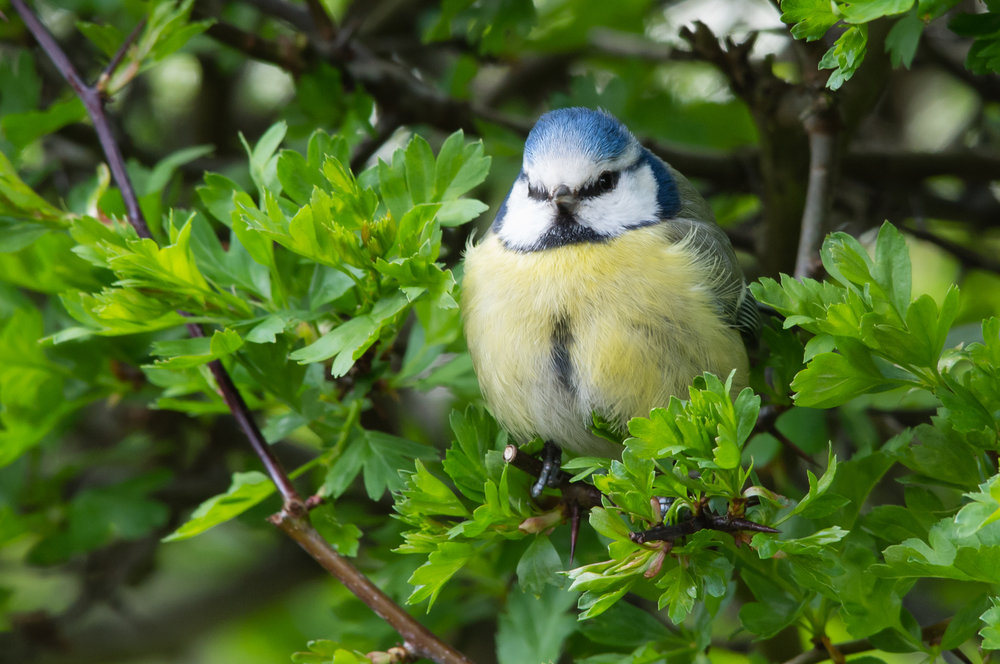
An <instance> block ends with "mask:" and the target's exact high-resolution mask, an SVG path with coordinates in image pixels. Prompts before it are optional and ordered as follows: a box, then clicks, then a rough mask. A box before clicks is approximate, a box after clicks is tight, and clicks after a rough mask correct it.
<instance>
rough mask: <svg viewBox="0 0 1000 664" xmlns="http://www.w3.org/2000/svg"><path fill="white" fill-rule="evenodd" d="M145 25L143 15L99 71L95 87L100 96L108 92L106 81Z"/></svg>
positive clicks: (109, 78)
mask: <svg viewBox="0 0 1000 664" xmlns="http://www.w3.org/2000/svg"><path fill="white" fill-rule="evenodd" d="M145 27H146V17H145V16H143V17H142V20H141V21H139V22H138V23H136V24H135V27H134V28H132V32H130V33H129V35H128V37H126V38H125V41H123V42H122V45H121V46H119V47H118V50H117V51H116V52H115V54H114V56H112V58H111V61H110V62H108V66H107V67H105V68H104V71H102V72H101V75H100V76H98V77H97V84H96V85H95V87H96V88H97V92H98V93H100V94H101V95H102V96H105V95H107V94H108V90H107V85H108V81H110V80H111V77H112V76H113V75H114V73H115V70H116V69H118V65H120V64H121V63H122V60H123V59H124V58H125V54H126V53H128V50H129V48H131V46H132V44H133V42H135V40H136V39H138V37H139V35H140V34H142V30H143V28H145Z"/></svg>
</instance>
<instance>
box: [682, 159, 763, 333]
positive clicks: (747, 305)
mask: <svg viewBox="0 0 1000 664" xmlns="http://www.w3.org/2000/svg"><path fill="white" fill-rule="evenodd" d="M667 168H669V169H670V174H671V175H672V176H673V177H674V181H675V183H676V185H677V193H678V194H679V195H680V199H681V209H680V211H679V212H678V213H677V215H676V216H675V217H674V218H672V219H668V220H665V221H664V223H663V226H664V229H665V230H666V232H667V233H668V234H669V236H670V237H671V239H673V240H675V241H681V240H686V241H687V242H689V243H690V246H691V247H692V248H693V250H694V252H695V253H696V254H697V255H698V257H699V264H701V265H704V266H706V269H705V272H706V274H708V275H711V280H710V281H709V283H707V284H706V286H707V287H708V288H709V289H710V290H711V291H712V293H713V295H714V296H715V301H716V302H717V303H718V307H719V314H720V315H721V316H722V317H723V319H724V320H726V321H727V322H729V324H730V325H732V327H734V328H735V329H737V330H738V331H739V332H740V335H741V336H742V337H743V339H744V341H745V342H746V343H748V344H749V343H751V342H752V341H753V340H755V339H756V338H757V335H758V334H759V332H760V315H759V313H758V309H757V302H756V301H755V300H754V299H753V296H752V295H751V294H750V290H749V289H748V288H747V284H746V281H745V279H744V278H743V270H742V269H741V268H740V264H739V262H738V261H737V259H736V252H734V251H733V245H732V243H730V241H729V237H728V236H727V235H726V232H725V231H723V230H722V229H721V228H720V227H719V226H718V224H716V223H715V216H714V215H713V214H712V208H711V207H709V205H708V203H707V202H706V201H705V199H703V198H702V197H701V195H700V194H699V193H698V192H697V190H696V189H695V188H694V187H693V186H692V185H691V183H690V182H688V180H687V178H685V177H684V176H683V175H681V174H680V173H679V172H677V171H676V170H674V168H673V167H671V166H670V165H669V164H668V165H667Z"/></svg>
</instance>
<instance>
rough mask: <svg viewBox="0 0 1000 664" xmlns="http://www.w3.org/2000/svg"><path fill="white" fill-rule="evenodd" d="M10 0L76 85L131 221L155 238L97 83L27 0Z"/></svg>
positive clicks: (57, 66)
mask: <svg viewBox="0 0 1000 664" xmlns="http://www.w3.org/2000/svg"><path fill="white" fill-rule="evenodd" d="M10 1H11V5H13V7H14V9H15V10H16V11H17V13H18V14H20V15H21V19H22V20H23V21H24V24H25V26H27V28H28V30H29V31H30V32H31V34H32V35H33V36H34V37H35V40H36V41H37V42H38V45H39V46H41V47H42V50H43V51H45V53H46V55H48V56H49V59H50V60H52V64H54V65H55V66H56V69H58V70H59V73H60V74H62V76H63V78H65V79H66V82H67V83H69V85H70V87H71V88H73V91H74V92H76V94H77V96H78V97H79V98H80V101H82V102H83V105H84V107H85V108H86V109H87V114H88V115H89V116H90V120H91V122H93V124H94V131H96V132H97V139H98V140H99V141H100V142H101V149H102V150H104V155H105V156H106V157H107V159H108V167H109V168H110V169H111V174H112V175H113V176H114V178H115V182H117V183H118V188H119V189H121V192H122V198H124V199H125V210H126V212H127V214H128V218H129V222H130V223H131V224H132V227H133V228H135V232H136V233H138V234H139V237H143V238H152V237H153V236H152V234H151V233H150V232H149V226H148V225H147V224H146V218H145V217H143V216H142V210H141V209H139V199H138V197H136V195H135V189H133V188H132V184H131V182H130V180H129V177H128V174H127V173H126V172H125V160H124V159H123V158H122V153H121V150H119V149H118V143H117V142H116V141H115V138H114V136H112V135H111V125H110V124H109V123H108V118H107V116H106V115H105V114H104V101H103V100H102V99H101V94H100V92H99V91H98V90H97V88H96V87H91V86H89V85H87V84H86V83H84V82H83V79H82V78H80V75H79V74H77V72H76V68H74V67H73V63H71V62H70V61H69V58H68V57H66V53H64V52H63V50H62V48H60V47H59V44H57V43H56V40H55V38H54V37H53V36H52V35H51V33H49V31H48V29H46V27H45V26H44V25H42V22H41V21H39V20H38V18H37V17H36V16H35V14H34V13H33V12H32V11H31V10H30V9H28V6H27V5H26V4H24V0H10Z"/></svg>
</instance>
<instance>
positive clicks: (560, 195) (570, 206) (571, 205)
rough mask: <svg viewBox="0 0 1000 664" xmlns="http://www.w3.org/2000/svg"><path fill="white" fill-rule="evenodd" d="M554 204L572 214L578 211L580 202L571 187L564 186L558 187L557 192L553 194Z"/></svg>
mask: <svg viewBox="0 0 1000 664" xmlns="http://www.w3.org/2000/svg"><path fill="white" fill-rule="evenodd" d="M552 202H553V203H555V204H556V206H557V207H558V208H559V209H561V210H564V211H566V212H572V211H573V210H575V209H576V206H577V203H578V202H579V200H578V199H577V197H576V194H574V193H573V192H572V191H571V190H570V188H569V187H567V186H566V185H564V184H561V185H559V186H558V187H556V190H555V191H553V192H552Z"/></svg>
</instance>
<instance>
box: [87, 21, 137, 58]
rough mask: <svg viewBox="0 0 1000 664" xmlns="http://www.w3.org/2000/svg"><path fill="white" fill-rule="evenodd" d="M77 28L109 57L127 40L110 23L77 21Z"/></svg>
mask: <svg viewBox="0 0 1000 664" xmlns="http://www.w3.org/2000/svg"><path fill="white" fill-rule="evenodd" d="M76 29H77V30H79V31H80V32H81V33H83V36H84V37H86V38H87V39H89V40H90V42H91V43H92V44H93V45H94V46H96V47H97V48H98V49H99V50H100V51H101V52H102V53H104V55H106V56H108V57H109V58H110V57H111V56H113V55H114V54H115V52H116V51H117V50H118V47H119V46H121V44H122V43H123V42H124V41H125V35H124V34H122V31H121V30H119V29H118V28H117V27H115V26H113V25H111V24H110V23H91V22H90V21H77V22H76Z"/></svg>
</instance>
